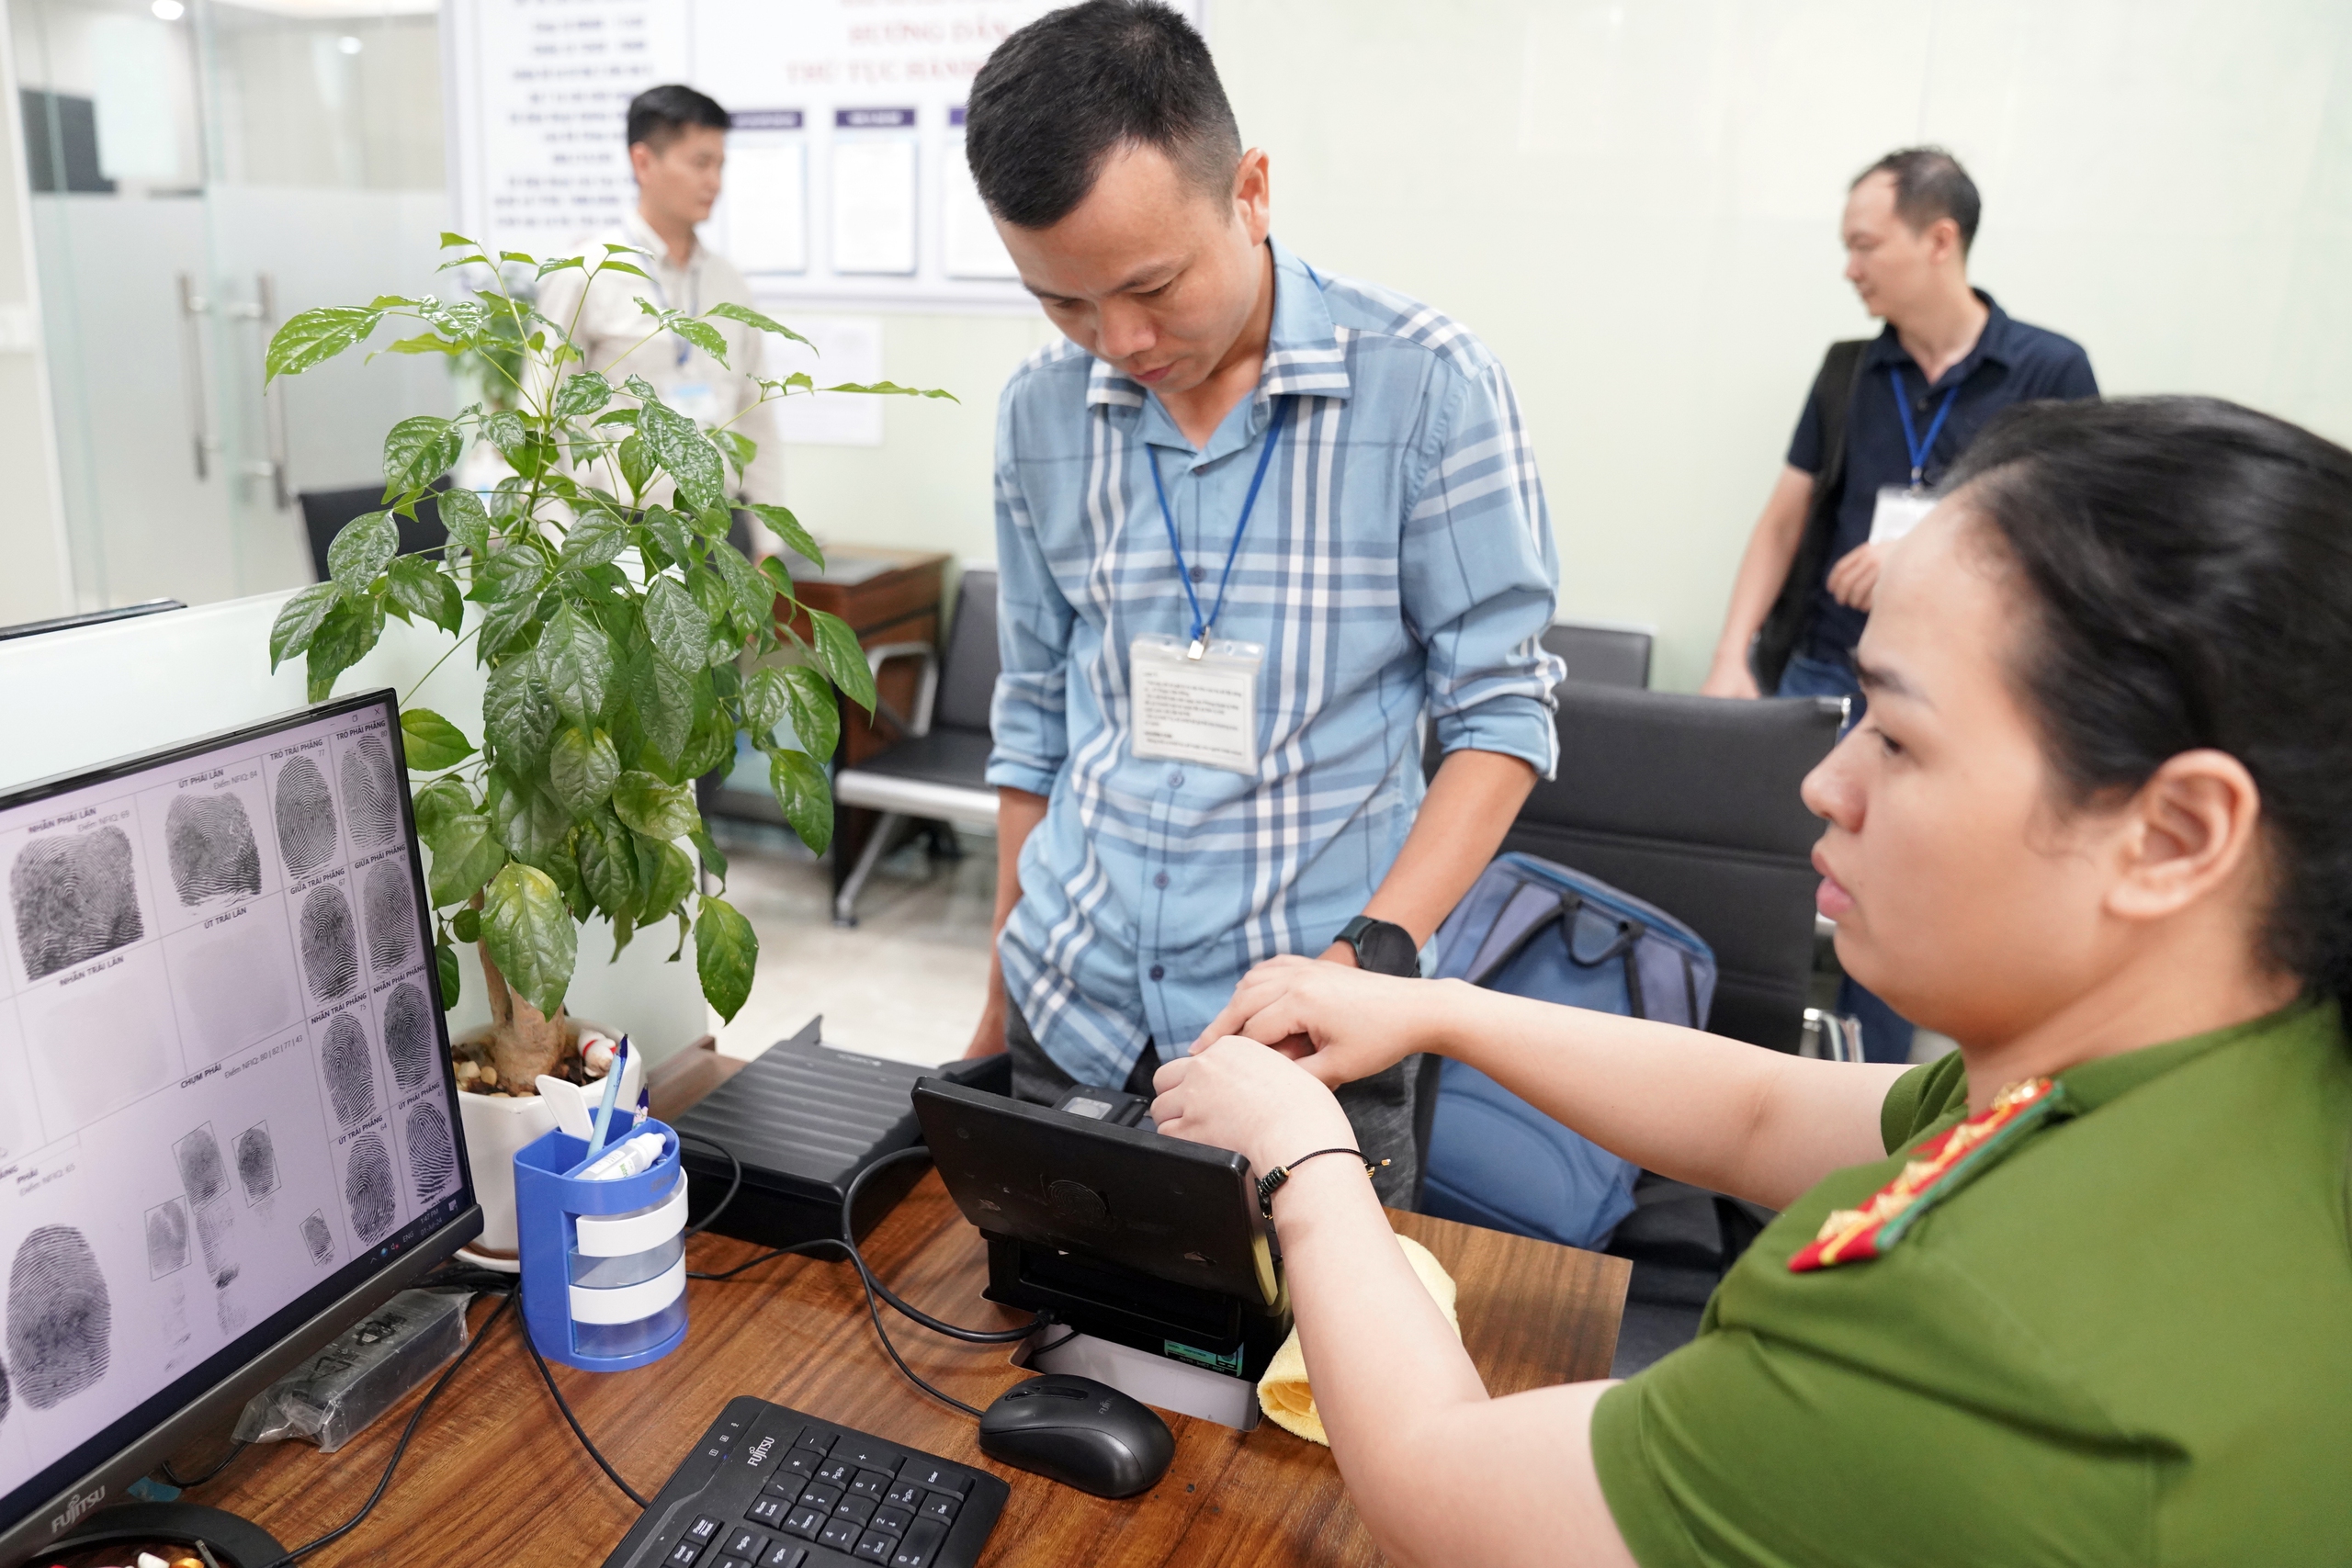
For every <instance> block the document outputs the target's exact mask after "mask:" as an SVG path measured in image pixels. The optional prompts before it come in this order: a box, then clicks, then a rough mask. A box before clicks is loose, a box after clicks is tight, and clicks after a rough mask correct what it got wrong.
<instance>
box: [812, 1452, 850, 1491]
mask: <svg viewBox="0 0 2352 1568" xmlns="http://www.w3.org/2000/svg"><path fill="white" fill-rule="evenodd" d="M856 1473H857V1466H855V1465H854V1464H852V1463H850V1461H847V1460H845V1459H841V1458H838V1457H836V1458H833V1459H829V1460H827V1461H825V1462H824V1463H822V1464H820V1465H819V1466H818V1467H817V1479H818V1480H820V1481H821V1482H823V1483H825V1484H826V1485H828V1486H846V1485H848V1484H849V1482H850V1477H851V1476H853V1475H855V1474H856Z"/></svg>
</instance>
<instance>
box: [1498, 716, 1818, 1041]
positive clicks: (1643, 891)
mask: <svg viewBox="0 0 2352 1568" xmlns="http://www.w3.org/2000/svg"><path fill="white" fill-rule="evenodd" d="M1556 695H1557V696H1558V698H1559V703H1560V714H1559V721H1558V722H1559V734H1560V772H1559V776H1558V777H1557V778H1555V779H1553V780H1551V781H1549V782H1547V783H1539V784H1536V786H1535V791H1534V793H1533V794H1532V795H1529V796H1528V798H1527V804H1526V806H1525V807H1522V808H1521V811H1520V814H1519V820H1518V821H1517V822H1516V823H1514V824H1513V825H1512V827H1511V830H1510V834H1509V836H1508V837H1506V838H1505V839H1504V840H1503V848H1505V849H1507V850H1523V851H1525V852H1528V853H1530V854H1537V855H1542V856H1544V858H1545V859H1546V860H1555V861H1558V862H1559V863H1561V864H1563V865H1569V866H1574V867H1575V868H1576V869H1577V870H1578V871H1582V872H1587V873H1589V874H1592V875H1594V876H1598V877H1600V879H1601V880H1602V881H1604V882H1611V883H1614V884H1615V885H1616V886H1619V887H1622V888H1623V889H1624V890H1625V891H1626V892H1628V893H1631V894H1633V895H1634V897H1637V898H1646V899H1648V900H1649V901H1650V902H1651V903H1653V904H1656V905H1657V906H1658V908H1662V909H1664V910H1665V911H1666V912H1667V913H1668V914H1670V915H1673V916H1675V917H1676V918H1678V919H1681V920H1683V921H1685V922H1687V923H1688V924H1689V925H1690V926H1691V929H1692V930H1693V931H1697V932H1698V933H1699V934H1700V935H1701V936H1702V937H1704V938H1705V939H1706V940H1707V943H1708V945H1709V946H1711V947H1713V949H1714V951H1715V964H1716V970H1717V977H1716V981H1715V1001H1714V1009H1713V1013H1712V1014H1711V1015H1710V1018H1709V1021H1708V1028H1710V1029H1711V1030H1713V1031H1714V1032H1716V1033H1718V1034H1727V1035H1730V1036H1731V1037H1732V1038H1734V1039H1736V1040H1747V1041H1750V1042H1753V1043H1756V1044H1758V1045H1769V1046H1770V1047H1771V1048H1772V1049H1774V1050H1776V1051H1793V1050H1795V1049H1796V1048H1797V1043H1798V1041H1799V1039H1800V1037H1801V1036H1802V1034H1803V1032H1804V1006H1805V989H1806V984H1807V980H1808V977H1809V976H1810V975H1811V973H1812V968H1813V915H1814V908H1813V895H1814V889H1815V886H1817V885H1818V884H1819V881H1820V878H1819V877H1818V876H1817V875H1816V874H1815V872H1814V870H1813V865H1812V862H1811V856H1812V852H1813V845H1814V841H1815V840H1816V839H1818V838H1819V837H1820V836H1821V824H1820V822H1819V821H1818V820H1816V819H1815V817H1814V816H1813V814H1812V813H1811V812H1809V811H1807V810H1806V809H1805V808H1804V802H1803V801H1802V800H1800V799H1798V797H1797V787H1798V785H1799V784H1802V783H1803V782H1804V775H1805V774H1806V773H1808V772H1810V771H1811V770H1812V768H1813V767H1814V765H1815V763H1817V762H1819V761H1821V759H1822V758H1823V757H1825V756H1826V755H1828V752H1829V748H1830V747H1831V746H1832V745H1833V744H1835V743H1836V740H1837V738H1838V722H1839V718H1840V716H1841V713H1842V708H1843V705H1842V704H1840V703H1839V702H1838V701H1837V700H1835V699H1833V698H1826V697H1821V698H1811V697H1807V698H1788V699H1781V698H1772V699H1767V700H1764V701H1760V702H1730V701H1725V700H1724V699H1721V698H1716V697H1695V696H1684V695H1681V694H1675V693H1668V692H1629V691H1623V690H1620V689H1618V688H1614V687H1610V686H1598V685H1591V684H1587V683H1582V682H1575V681H1569V682H1563V683H1562V684H1561V685H1560V686H1559V688H1558V690H1557V692H1556Z"/></svg>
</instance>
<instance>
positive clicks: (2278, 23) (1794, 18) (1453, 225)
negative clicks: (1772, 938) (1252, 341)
mask: <svg viewBox="0 0 2352 1568" xmlns="http://www.w3.org/2000/svg"><path fill="white" fill-rule="evenodd" d="M1211 43H1212V45H1213V47H1214V48H1215V50H1216V56H1217V61H1218V65H1219V69H1220V71H1221V72H1222V73H1223V75H1224V78H1225V81H1226V84H1227V90H1228V92H1229V93H1230V94H1231V96H1232V98H1233V100H1234V106H1235V108H1236V111H1237V113H1238V116H1239V118H1240V121H1241V129H1242V135H1243V137H1244V139H1245V140H1246V141H1250V142H1251V143H1253V144H1256V145H1260V146H1263V147H1265V148H1267V149H1268V150H1269V152H1270V153H1271V154H1272V162H1273V170H1274V211H1275V228H1276V231H1277V232H1279V233H1280V234H1281V235H1282V236H1283V239H1284V240H1285V241H1286V242H1287V243H1290V244H1291V245H1293V246H1295V247H1296V248H1297V249H1299V250H1300V251H1301V252H1303V253H1304V254H1306V256H1308V258H1309V259H1311V260H1312V261H1313V262H1314V263H1315V264H1316V265H1317V266H1318V267H1322V268H1326V269H1329V270H1332V271H1338V272H1343V273H1349V274H1353V275H1356V276H1364V277H1369V278H1374V279H1377V280H1379V281H1381V282H1383V283H1386V284H1388V285H1390V286H1392V287H1394V288H1401V289H1405V290H1407V291H1408V292H1411V293H1414V294H1418V295H1419V296H1420V297H1422V298H1424V299H1428V300H1429V301H1430V302H1431V303H1433V304H1435V305H1437V306H1439V307H1440V308H1442V309H1443V310H1448V311H1450V312H1452V313H1453V314H1454V315H1456V316H1457V317H1459V318H1461V319H1462V320H1464V321H1467V322H1468V323H1469V324H1470V325H1471V326H1472V327H1473V328H1475V329H1476V330H1477V331H1478V332H1479V333H1482V334H1483V335H1484V336H1485V337H1486V338H1487V340H1488V341H1489V342H1490V343H1491V344H1493V345H1494V346H1495V347H1496V348H1497V349H1498V351H1499V352H1500V353H1501V355H1502V356H1503V358H1504V360H1505V361H1506V363H1507V364H1508V365H1509V366H1510V369H1511V373H1512V375H1513V377H1514V378H1515V379H1516V381H1517V383H1518V387H1519V390H1520V393H1521V400H1522V401H1523V403H1524V405H1525V408H1526V412H1527V416H1528V419H1529V420H1530V422H1531V423H1532V429H1533V433H1534V437H1535V442H1536V449H1537V452H1538V455H1539V457H1540V460H1541V462H1542V464H1543V468H1544V477H1545V479H1546V482H1547V484H1548V487H1549V490H1550V492H1551V496H1552V501H1553V506H1554V509H1555V522H1556V525H1557V527H1558V530H1559V536H1560V546H1561V555H1562V560H1563V569H1562V584H1561V609H1562V612H1563V614H1566V615H1584V616H1593V617H1603V618H1613V619H1620V620H1632V621H1639V622H1647V623H1651V624H1653V625H1655V626H1657V628H1658V630H1659V634H1660V643H1659V647H1658V656H1657V674H1656V679H1657V683H1659V684H1660V685H1665V686H1673V687H1681V688H1688V687H1691V686H1692V685H1695V684H1696V682H1697V681H1698V679H1699V677H1700V676H1701V675H1702V673H1703V672H1704V670H1705V665H1706V659H1707V655H1708V652H1709V650H1710V649H1711V648H1712V646H1713V638H1714V634H1715V629H1716V626H1717V624H1718V621H1719V618H1720V615H1721V613H1722V606H1723V600H1724V593H1725V592H1726V591H1727V589H1728V587H1729V583H1730V577H1731V571H1732V569H1733V566H1734V564H1735V563H1736V557H1737V553H1738V550H1739V548H1740V546H1741V544H1742V543H1743V541H1744V539H1745V537H1746V534H1747V528H1748V526H1749V525H1750V523H1751V522H1752V521H1753V518H1754V515H1755V512H1756V509H1757V507H1758V505H1759V504H1760V503H1761V502H1762V500H1763V497H1764V492H1765V491H1766V489H1767V488H1768V487H1769V485H1770V482H1771V479H1772V477H1773V475H1774V474H1775V473H1776V472H1777V470H1778V468H1779V465H1780V462H1781V454H1782V452H1783V451H1784V450H1785V449H1786V446H1787V442H1788V438H1789V434H1790V431H1791V429H1792V426H1793V425H1794V423H1795V422H1796V417H1797V412H1798V410H1799V407H1800V404H1801V402H1802V400H1803V398H1804V391H1805V388H1806V386H1807V384H1808V382H1809V380H1810V378H1811V376H1812V373H1813V370H1814V368H1815V365H1816V364H1817V363H1818V360H1819V357H1820V355H1821V352H1822V350H1823V348H1824V347H1825V346H1826V344H1827V343H1828V342H1829V341H1830V340H1831V339H1833V338H1837V337H1841V336H1854V335H1859V334H1861V333H1867V332H1870V331H1873V330H1875V329H1874V324H1873V323H1871V322H1870V321H1868V320H1867V319H1866V318H1865V317H1864V316H1863V315H1862V313H1861V311H1860V308H1859V307H1858V306H1857V305H1856V304H1855V302H1854V300H1853V297H1852V295H1851V293H1850V291H1849V289H1848V288H1847V287H1846V285H1845V284H1844V282H1843V281H1842V279H1841V278H1840V277H1839V276H1838V273H1839V268H1840V267H1841V266H1842V265H1843V256H1842V254H1841V253H1840V251H1839V249H1838V237H1837V222H1838V210H1839V207H1840V205H1841V203H1842V201H1843V199H1844V194H1845V186H1846V182H1847V180H1848V179H1849V178H1850V177H1851V176H1852V175H1853V174H1854V173H1855V172H1856V171H1857V170H1859V169H1860V168H1861V167H1862V166H1863V165H1864V164H1868V163H1870V162H1871V160H1872V159H1874V158H1876V157H1877V156H1878V155H1879V154H1880V153H1882V152H1886V151H1888V150H1890V149H1892V148H1894V147H1896V146H1900V145H1904V144H1905V143H1909V142H1914V141H1941V142H1943V143H1945V144H1946V145H1948V146H1950V147H1951V148H1952V150H1953V151H1955V152H1958V153H1959V154H1960V156H1961V157H1962V160H1963V161H1965V162H1966V163H1967V164H1968V165H1969V167H1970V169H1971V170H1972V172H1973V174H1974V175H1975V177H1976V179H1977V182H1978V184H1979V186H1981V187H1982V189H1983V191H1984V196H1985V220H1984V227H1983V231H1982V233H1981V236H1980V238H1979V240H1978V243H1977V250H1976V258H1975V268H1974V271H1975V275H1976V278H1977V281H1978V282H1979V283H1980V284H1981V285H1982V286H1984V287H1985V288H1989V289H1990V290H1992V291H1993V292H1994V293H1995V294H1996V296H1997V297H1998V298H1999V299H2000V300H2001V302H2002V303H2003V305H2004V306H2006V307H2007V308H2008V309H2009V310H2012V311H2014V312H2015V313H2016V314H2018V316H2020V317H2021V318H2023V319H2025V320H2027V321H2035V322H2038V323H2040V324H2041V325H2045V326H2049V327H2052V328H2054V329H2056V330H2058V331H2061V332H2064V333H2067V334H2069V335H2070V336H2073V337H2075V338H2076V339H2077V340H2078V341H2080V342H2081V343H2083V344H2085V345H2086V347H2087V348H2088V349H2089V351H2090V355H2091V361H2092V364H2093V366H2094V367H2096V369H2097V370H2098V375H2099V378H2100V380H2101V382H2102V384H2103V385H2104V386H2105V387H2106V389H2108V390H2109V391H2110V392H2118V393H2121V392H2155V391H2198V392H2211V393H2217V394H2220V395H2222V396H2227V397H2232V398H2235V399H2239V400H2243V401H2245V402H2249V403H2252V404H2255V405H2256V406H2258V407H2261V408H2265V409H2267V410H2270V411H2272V412H2277V413H2279V414H2282V415H2284V416H2286V417H2288V418H2290V419H2295V420H2298V421H2300V422H2301V423H2306V424H2309V425H2311V426H2312V427H2313V428H2315V429H2317V430H2319V431H2321V432H2323V433H2324V434H2329V435H2331V436H2333V437H2335V439H2338V440H2352V364H2347V345H2352V288H2347V287H2346V279H2347V278H2352V6H2347V5H2345V4H2343V3H2342V0H2241V3H2239V4H2235V5H2228V6H2222V5H2214V4H2211V3H2210V0H1615V3H1609V0H1444V3H1439V0H1218V3H1217V4H1216V6H1215V7H1214V10H1213V16H1212V32H1211ZM1049 330H1050V329H1047V328H1045V327H1044V326H1043V324H1042V322H1039V321H1001V320H978V319H954V318H939V317H917V316H903V317H893V318H890V319H889V320H888V324H887V326H886V334H885V350H884V352H885V363H884V371H885V373H886V374H887V375H888V376H889V377H891V378H894V379H897V380H901V381H920V382H922V383H923V384H925V385H945V386H948V387H950V388H952V389H954V390H956V392H957V393H959V394H960V395H961V396H962V397H963V398H964V399H965V405H964V407H963V409H961V410H955V409H949V408H947V407H946V406H945V405H943V404H937V403H923V404H919V405H902V406H893V407H892V408H891V409H890V410H889V412H888V416H887V419H888V425H887V429H888V435H887V440H886V445H885V446H884V447H883V448H882V449H881V450H880V451H879V452H876V451H874V450H872V449H863V450H861V449H855V448H803V449H796V450H795V452H794V454H793V458H792V462H791V465H790V477H789V479H788V480H787V483H788V486H789V488H790V491H791V496H792V500H793V502H794V503H795V505H796V507H798V508H801V509H803V510H804V512H805V515H806V518H807V520H808V521H809V523H810V524H811V525H814V526H816V527H817V528H818V529H820V532H823V533H827V534H830V535H831V536H834V537H840V538H856V539H870V540H875V541H877V542H888V543H902V544H936V545H938V546H940V547H948V548H954V549H957V550H959V551H962V552H965V553H967V554H969V555H972V556H975V557H986V556H989V555H991V554H992V553H993V549H994V547H993V543H992V539H991V535H990V524H989V490H988V473H989V468H988V446H989V441H990V439H991V436H992V431H993V419H992V410H993V406H994V400H995V393H996V389H997V388H998V387H999V386H1000V385H1001V382H1002V380H1003V378H1004V377H1005V375H1006V374H1008V373H1009V372H1010V370H1011V369H1012V367H1013V366H1014V365H1015V364H1017V363H1018V361H1019V359H1020V357H1021V355H1023V353H1025V352H1026V351H1027V349H1028V348H1029V346H1031V345H1032V344H1035V342H1038V341H1041V338H1042V334H1043V333H1046V332H1047V331H1049Z"/></svg>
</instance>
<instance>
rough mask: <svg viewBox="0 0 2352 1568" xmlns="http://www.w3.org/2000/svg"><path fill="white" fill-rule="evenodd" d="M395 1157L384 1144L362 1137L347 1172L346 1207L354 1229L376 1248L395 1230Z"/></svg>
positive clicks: (373, 1137) (348, 1161) (372, 1136)
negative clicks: (393, 1181)
mask: <svg viewBox="0 0 2352 1568" xmlns="http://www.w3.org/2000/svg"><path fill="white" fill-rule="evenodd" d="M396 1201H398V1200H397V1199H396V1197H395V1195H394V1193H393V1191H392V1156H390V1154H388V1153H386V1152H385V1149H384V1140H383V1139H381V1138H379V1137H378V1136H377V1135H376V1134H373V1133H362V1134H359V1136H357V1137H356V1138H354V1139H352V1140H351V1152H350V1154H349V1155H348V1156H345V1162H344V1168H343V1206H344V1207H345V1209H347V1210H349V1211H350V1213H351V1229H352V1232H353V1234H355V1235H357V1236H358V1237H359V1239H360V1240H361V1241H363V1242H367V1243H369V1244H371V1245H372V1244H373V1243H375V1242H377V1241H379V1240H380V1239H382V1237H383V1235H384V1233H385V1232H386V1231H389V1230H390V1229H391V1228H392V1217H393V1204H394V1203H395V1202H396Z"/></svg>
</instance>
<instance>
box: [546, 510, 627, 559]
mask: <svg viewBox="0 0 2352 1568" xmlns="http://www.w3.org/2000/svg"><path fill="white" fill-rule="evenodd" d="M627 548H628V526H627V525H624V524H623V523H622V522H621V520H620V519H619V518H617V517H616V516H614V515H613V514H612V513H609V512H588V513H582V514H581V515H580V517H579V518H578V519H576V520H575V521H574V522H573V523H572V525H571V531H570V532H568V533H566V534H565V535H564V536H563V548H562V549H561V550H560V552H558V553H559V555H560V557H561V558H562V561H563V564H564V565H566V566H568V567H571V569H572V570H575V571H584V570H587V569H588V568H590V567H593V566H603V565H605V563H607V562H608V561H611V560H613V559H615V558H617V557H618V556H619V555H620V553H621V552H622V551H623V550H625V549H627Z"/></svg>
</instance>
